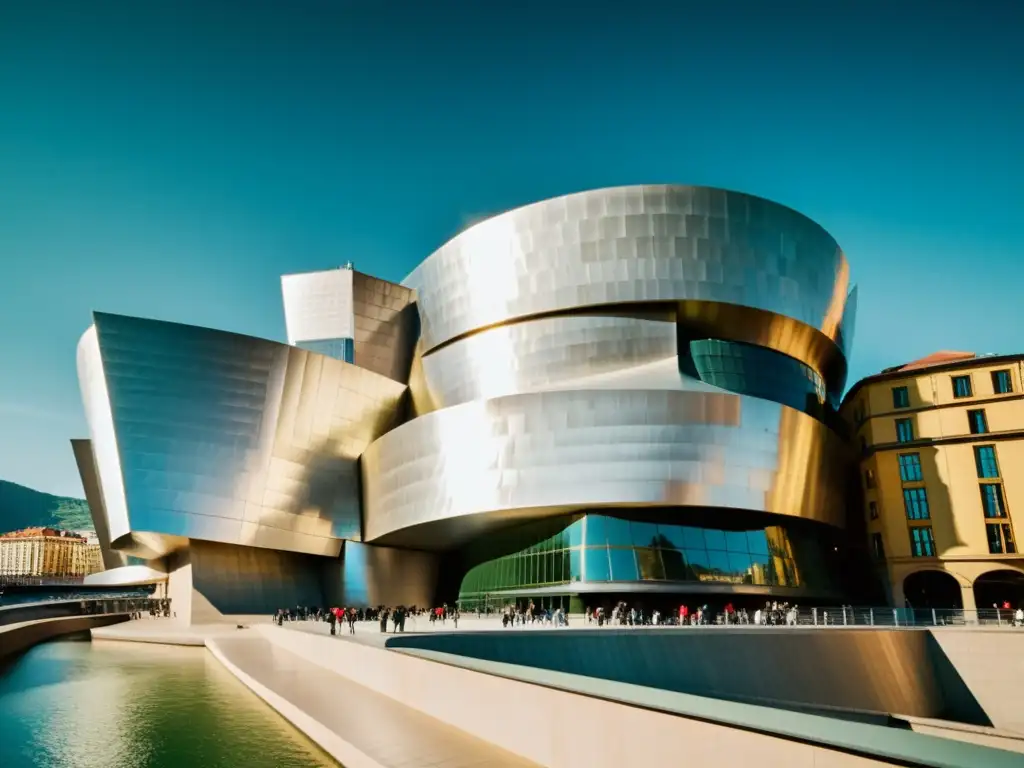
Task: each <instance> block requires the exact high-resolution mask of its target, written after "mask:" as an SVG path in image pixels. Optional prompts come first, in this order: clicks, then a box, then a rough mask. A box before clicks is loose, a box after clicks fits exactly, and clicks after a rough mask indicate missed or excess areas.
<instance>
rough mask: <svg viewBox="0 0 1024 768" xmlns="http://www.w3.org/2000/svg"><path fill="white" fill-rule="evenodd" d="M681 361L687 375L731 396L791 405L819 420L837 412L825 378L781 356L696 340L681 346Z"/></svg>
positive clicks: (734, 344)
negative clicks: (724, 390) (734, 393)
mask: <svg viewBox="0 0 1024 768" xmlns="http://www.w3.org/2000/svg"><path fill="white" fill-rule="evenodd" d="M680 358H681V359H680V365H681V367H682V368H683V370H684V371H690V372H691V373H693V374H695V375H696V376H697V378H699V379H700V380H701V381H704V382H707V383H708V384H712V385H714V386H716V387H721V388H722V389H727V390H729V391H730V392H736V393H737V394H741V395H750V396H751V397H759V398H761V399H763V400H771V401H772V402H775V403H781V404H782V405H788V406H789V407H790V408H795V409H796V410H798V411H803V412H804V413H807V414H810V415H812V416H814V417H816V418H818V419H824V418H825V416H826V411H830V410H835V406H836V404H835V403H834V402H831V401H830V398H829V396H828V393H827V392H826V387H825V382H824V380H823V379H822V377H821V376H820V375H819V374H818V373H817V372H816V371H814V370H813V369H811V368H809V367H808V366H806V365H804V364H803V363H801V362H800V361H799V360H796V359H794V358H792V357H789V356H788V355H784V354H782V353H781V352H776V351H774V350H771V349H767V348H766V347H758V346H755V345H753V344H745V343H743V342H739V341H724V340H722V339H695V340H692V341H690V343H689V345H688V346H687V345H686V344H685V343H684V344H681V345H680Z"/></svg>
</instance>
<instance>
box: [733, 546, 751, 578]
mask: <svg viewBox="0 0 1024 768" xmlns="http://www.w3.org/2000/svg"><path fill="white" fill-rule="evenodd" d="M729 571H730V572H731V573H732V574H733V575H735V576H741V577H744V578H745V579H746V580H747V581H749V580H750V579H749V576H750V555H748V554H746V553H740V552H730V553H729Z"/></svg>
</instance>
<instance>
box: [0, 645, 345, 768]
mask: <svg viewBox="0 0 1024 768" xmlns="http://www.w3.org/2000/svg"><path fill="white" fill-rule="evenodd" d="M0 713H2V716H0V765H2V766H3V767H4V768H29V767H31V768H58V766H59V768H165V767H166V768H184V767H185V766H189V767H191V766H203V767H204V768H207V767H209V768H218V767H219V766H223V767H224V768H228V766H231V767H232V768H233V767H234V766H238V765H244V766H246V768H262V767H263V766H266V767H267V768H270V767H271V766H273V767H274V768H300V767H301V768H307V767H311V766H332V765H336V764H335V763H334V762H333V761H332V760H331V759H330V758H328V757H327V756H326V755H324V754H323V753H322V752H320V751H319V750H318V749H317V748H316V747H315V746H314V745H313V744H311V743H310V742H309V741H308V740H307V739H306V738H305V737H304V736H302V734H300V733H299V732H298V731H296V730H295V729H294V728H293V727H292V726H291V725H289V724H288V723H287V722H285V721H284V720H283V719H282V718H281V717H280V716H279V715H278V714H277V713H276V712H274V711H273V710H271V709H270V708H269V707H268V706H266V705H265V704H264V703H263V702H262V701H260V700H259V699H258V698H257V697H256V696H254V695H253V694H252V693H251V692H250V691H248V690H247V689H246V688H245V687H244V686H243V685H242V684H241V683H239V682H238V681H237V680H235V678H234V677H232V676H231V674H230V673H229V672H227V670H225V669H223V668H222V667H221V666H220V664H219V663H218V662H217V661H216V659H214V658H213V657H212V656H210V654H209V653H207V652H206V651H205V649H202V648H174V647H164V646H155V645H141V644H139V645H134V644H130V643H103V642H97V643H90V642H88V641H79V642H75V641H62V642H53V643H47V644H44V645H39V646H36V647H35V648H33V649H32V650H30V651H29V652H28V653H26V654H25V655H23V656H21V657H19V658H17V659H15V660H14V661H12V662H9V663H7V664H4V665H2V666H0Z"/></svg>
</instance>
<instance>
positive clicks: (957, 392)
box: [953, 375, 971, 397]
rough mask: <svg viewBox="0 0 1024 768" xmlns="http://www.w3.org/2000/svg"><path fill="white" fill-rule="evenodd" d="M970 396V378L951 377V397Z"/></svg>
mask: <svg viewBox="0 0 1024 768" xmlns="http://www.w3.org/2000/svg"><path fill="white" fill-rule="evenodd" d="M970 396H971V377H970V376H969V375H968V376H954V377H953V397H970Z"/></svg>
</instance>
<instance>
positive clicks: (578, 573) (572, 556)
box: [569, 549, 584, 581]
mask: <svg viewBox="0 0 1024 768" xmlns="http://www.w3.org/2000/svg"><path fill="white" fill-rule="evenodd" d="M583 551H584V550H581V549H570V550H569V580H570V581H580V580H582V579H583V567H582V565H581V563H580V561H581V560H582V553H583Z"/></svg>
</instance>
